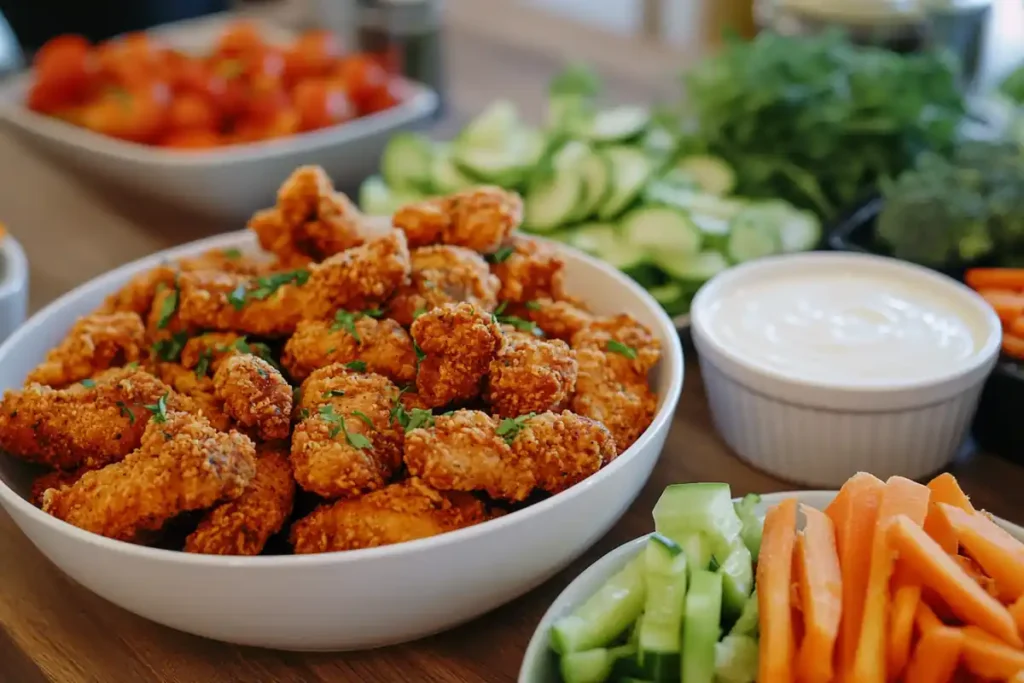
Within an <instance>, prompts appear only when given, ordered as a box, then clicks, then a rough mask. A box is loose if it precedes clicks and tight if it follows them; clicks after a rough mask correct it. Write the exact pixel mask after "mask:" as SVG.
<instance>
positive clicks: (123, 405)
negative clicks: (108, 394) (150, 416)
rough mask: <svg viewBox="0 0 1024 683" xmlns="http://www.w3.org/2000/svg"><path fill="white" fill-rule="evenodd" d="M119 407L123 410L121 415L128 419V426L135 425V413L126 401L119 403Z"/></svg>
mask: <svg viewBox="0 0 1024 683" xmlns="http://www.w3.org/2000/svg"><path fill="white" fill-rule="evenodd" d="M117 407H118V408H120V409H121V415H123V416H124V417H127V418H128V424H132V425H133V424H135V413H133V412H132V409H131V408H129V407H128V404H127V403H125V402H124V401H118V402H117Z"/></svg>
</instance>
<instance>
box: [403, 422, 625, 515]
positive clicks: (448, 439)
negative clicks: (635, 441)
mask: <svg viewBox="0 0 1024 683" xmlns="http://www.w3.org/2000/svg"><path fill="white" fill-rule="evenodd" d="M614 457H615V442H614V440H613V439H612V436H611V434H609V432H608V430H607V429H605V428H604V426H603V425H601V424H600V423H598V422H595V421H594V420H590V419H588V418H586V417H581V416H579V415H576V414H574V413H570V412H568V411H565V412H562V413H542V414H540V415H524V416H521V417H518V418H514V419H513V418H505V419H503V420H501V421H498V420H496V419H494V418H492V417H491V416H489V415H487V414H486V413H482V412H480V411H476V410H457V411H455V412H454V413H451V414H449V415H439V416H437V417H436V418H435V419H434V425H433V426H431V427H426V428H420V429H413V430H411V431H409V432H408V433H407V434H406V435H405V464H406V467H408V468H409V474H411V475H412V476H414V477H419V478H421V479H422V480H423V481H424V482H426V483H427V484H429V485H430V486H433V487H434V488H436V489H438V490H439V491H485V492H486V493H487V494H488V495H489V496H491V497H492V498H495V499H499V500H508V501H513V502H515V501H521V500H525V499H526V498H527V497H528V496H529V495H530V494H531V493H532V492H533V491H534V489H537V488H539V489H542V490H545V491H548V492H551V493H557V492H558V491H562V490H564V489H566V488H568V487H570V486H572V485H573V484H575V483H577V482H580V481H583V480H584V479H586V478H587V477H589V476H590V475H591V474H593V473H594V472H596V471H598V470H599V469H601V467H602V465H604V463H606V462H608V461H610V460H611V459H612V458H614Z"/></svg>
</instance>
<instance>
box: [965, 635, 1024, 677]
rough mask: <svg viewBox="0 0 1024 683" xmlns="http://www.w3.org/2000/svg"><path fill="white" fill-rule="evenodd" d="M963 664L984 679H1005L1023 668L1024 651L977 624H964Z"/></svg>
mask: <svg viewBox="0 0 1024 683" xmlns="http://www.w3.org/2000/svg"><path fill="white" fill-rule="evenodd" d="M963 631H964V646H963V657H964V665H965V666H966V667H967V670H968V671H970V672H971V673H974V674H977V675H978V676H981V677H983V678H986V679H994V680H999V681H1005V680H1006V679H1008V678H1010V677H1011V676H1016V675H1017V673H1018V672H1019V671H1021V670H1022V669H1024V651H1022V650H1017V649H1014V648H1012V647H1010V646H1008V645H1006V644H1005V643H1001V642H999V641H998V640H996V639H995V638H993V637H992V636H991V635H989V634H988V633H985V632H984V631H983V630H981V629H980V628H978V627H977V626H965V627H964V629H963Z"/></svg>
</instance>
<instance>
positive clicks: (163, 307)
mask: <svg viewBox="0 0 1024 683" xmlns="http://www.w3.org/2000/svg"><path fill="white" fill-rule="evenodd" d="M180 296H181V292H180V290H179V289H178V276H177V275H175V276H174V289H173V290H172V291H171V293H170V295H168V296H167V297H165V298H164V300H163V301H161V302H160V316H159V318H157V321H156V326H157V328H158V329H161V330H162V329H164V328H165V327H167V325H168V324H169V323H170V322H171V318H173V317H174V313H175V311H177V310H178V299H179V298H180Z"/></svg>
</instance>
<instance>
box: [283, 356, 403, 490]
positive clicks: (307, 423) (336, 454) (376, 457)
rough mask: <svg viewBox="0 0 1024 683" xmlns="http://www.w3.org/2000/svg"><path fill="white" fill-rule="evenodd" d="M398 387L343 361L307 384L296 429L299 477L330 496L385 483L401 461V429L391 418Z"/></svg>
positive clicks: (294, 461)
mask: <svg viewBox="0 0 1024 683" xmlns="http://www.w3.org/2000/svg"><path fill="white" fill-rule="evenodd" d="M398 393H399V392H398V388H397V387H395V385H394V384H392V383H391V382H390V381H388V380H387V379H386V378H385V377H382V376H380V375H371V374H360V373H355V372H351V371H349V370H347V369H346V368H345V366H343V365H340V364H335V365H329V366H327V367H326V368H321V369H319V370H316V371H315V372H313V374H311V375H310V376H309V378H308V379H307V380H306V381H305V382H304V383H303V384H302V391H301V394H300V398H299V411H300V418H301V422H299V424H298V425H296V427H295V431H294V432H293V433H292V450H291V456H292V468H293V469H294V471H295V480H296V481H297V482H298V484H299V486H301V487H302V488H303V489H305V490H307V491H311V492H313V493H316V494H319V495H321V496H324V497H326V498H337V497H340V496H355V495H359V494H362V493H365V492H367V491H374V490H376V489H380V488H383V487H384V486H385V485H386V484H387V483H388V481H390V479H391V477H392V475H393V474H394V472H395V470H397V469H398V467H399V466H400V465H401V462H402V441H403V432H402V429H401V428H400V427H399V426H398V425H396V424H395V423H394V422H393V421H392V419H391V415H392V411H393V410H394V406H395V402H396V401H397V400H398Z"/></svg>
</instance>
